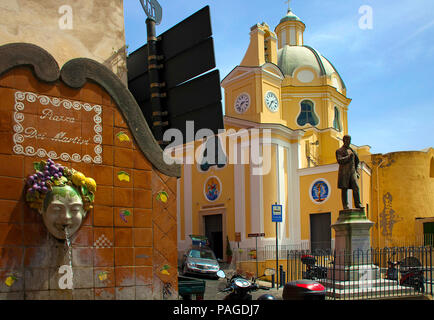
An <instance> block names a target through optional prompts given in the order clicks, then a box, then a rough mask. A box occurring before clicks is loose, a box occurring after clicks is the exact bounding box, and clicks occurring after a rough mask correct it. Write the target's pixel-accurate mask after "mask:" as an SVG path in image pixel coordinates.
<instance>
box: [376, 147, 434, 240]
mask: <svg viewBox="0 0 434 320" xmlns="http://www.w3.org/2000/svg"><path fill="white" fill-rule="evenodd" d="M433 157H434V149H432V148H431V149H430V150H428V151H427V152H423V151H402V152H393V153H388V154H385V155H381V154H380V155H373V156H372V162H373V163H372V213H373V215H372V219H371V220H373V221H374V222H376V223H377V224H376V225H375V227H374V228H373V229H375V232H374V239H375V243H376V244H378V243H379V245H380V246H381V247H383V246H393V245H409V244H412V243H414V242H417V241H418V240H419V239H420V237H421V234H416V233H415V230H416V227H415V224H416V218H430V217H434V178H432V177H431V176H430V170H431V168H430V166H431V161H432V159H433ZM381 161H382V163H381ZM378 166H380V168H378ZM377 172H378V179H377ZM388 194H390V196H391V198H390V197H387V195H388ZM378 221H379V222H380V225H379V228H378ZM378 239H379V242H378Z"/></svg>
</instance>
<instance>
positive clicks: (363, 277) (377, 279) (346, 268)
mask: <svg viewBox="0 0 434 320" xmlns="http://www.w3.org/2000/svg"><path fill="white" fill-rule="evenodd" d="M432 260H433V252H432V247H431V246H423V247H394V248H381V249H370V250H367V251H360V250H358V251H352V252H336V251H335V250H315V251H311V250H288V251H287V257H286V264H287V265H286V274H285V276H286V282H289V281H293V280H300V279H311V280H315V281H317V282H320V283H321V284H323V285H324V287H325V288H326V296H327V298H328V299H343V300H347V299H382V298H384V299H387V298H393V297H409V296H415V295H425V294H429V295H432V294H433V278H432V273H433V269H432Z"/></svg>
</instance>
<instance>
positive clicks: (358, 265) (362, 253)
mask: <svg viewBox="0 0 434 320" xmlns="http://www.w3.org/2000/svg"><path fill="white" fill-rule="evenodd" d="M373 225H374V223H373V222H372V221H370V220H368V219H367V218H366V214H365V209H364V208H360V209H347V210H341V211H339V217H338V220H337V221H336V223H335V224H332V226H331V227H332V228H333V229H334V230H335V250H336V259H335V265H334V267H331V268H330V269H329V271H328V277H329V278H330V279H331V278H332V277H333V278H334V280H338V281H350V280H351V281H354V280H356V281H357V280H376V279H378V278H379V277H380V272H379V268H378V267H377V266H375V265H373V264H372V256H371V252H370V248H371V241H370V233H369V230H370V229H371V227H372V226H373Z"/></svg>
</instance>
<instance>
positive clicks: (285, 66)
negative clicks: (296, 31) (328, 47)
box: [277, 45, 345, 88]
mask: <svg viewBox="0 0 434 320" xmlns="http://www.w3.org/2000/svg"><path fill="white" fill-rule="evenodd" d="M277 63H278V66H279V68H280V69H281V70H282V72H283V74H284V75H285V76H290V77H293V76H294V71H295V70H296V69H297V68H299V67H311V68H313V69H314V70H315V71H316V72H317V74H318V76H320V77H321V76H324V75H326V76H328V77H330V76H332V75H333V74H336V76H337V78H338V79H339V81H340V85H341V87H342V88H345V84H344V82H343V80H342V78H341V77H340V75H339V73H338V71H337V70H336V69H335V67H334V66H333V65H332V64H331V63H330V61H329V60H327V59H326V58H324V57H323V56H322V55H321V54H320V53H319V52H318V51H316V50H315V49H313V48H311V47H309V46H306V45H303V46H289V45H284V46H283V47H282V48H281V49H279V51H278V52H277Z"/></svg>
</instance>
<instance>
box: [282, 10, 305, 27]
mask: <svg viewBox="0 0 434 320" xmlns="http://www.w3.org/2000/svg"><path fill="white" fill-rule="evenodd" d="M285 21H300V22H302V21H301V20H300V18H299V17H297V16H296V15H295V14H294V13H293V12H292V11H291V10H288V13H287V14H286V16H284V17H283V18H282V19H280V22H279V24H280V23H283V22H285Z"/></svg>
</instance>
